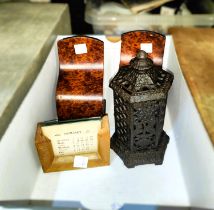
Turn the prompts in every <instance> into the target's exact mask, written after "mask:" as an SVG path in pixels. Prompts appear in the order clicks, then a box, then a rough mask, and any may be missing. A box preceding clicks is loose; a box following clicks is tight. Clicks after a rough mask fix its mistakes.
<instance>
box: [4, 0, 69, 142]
mask: <svg viewBox="0 0 214 210" xmlns="http://www.w3.org/2000/svg"><path fill="white" fill-rule="evenodd" d="M70 33H71V27H70V17H69V9H68V6H67V5H65V4H49V3H0V139H1V137H2V136H3V134H4V132H5V130H6V129H7V127H8V125H9V123H10V122H11V120H12V118H13V116H14V115H15V113H16V110H17V109H18V107H19V105H20V104H21V102H22V101H23V99H24V97H25V95H26V93H27V92H28V90H29V88H30V87H31V85H32V84H33V82H34V80H35V78H36V77H37V75H38V73H39V71H40V69H41V67H42V65H43V63H44V62H45V60H46V58H47V55H48V53H49V51H50V49H51V46H52V44H53V42H54V40H55V39H56V36H57V35H58V34H70Z"/></svg>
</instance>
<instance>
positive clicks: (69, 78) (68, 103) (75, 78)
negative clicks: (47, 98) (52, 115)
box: [56, 36, 104, 120]
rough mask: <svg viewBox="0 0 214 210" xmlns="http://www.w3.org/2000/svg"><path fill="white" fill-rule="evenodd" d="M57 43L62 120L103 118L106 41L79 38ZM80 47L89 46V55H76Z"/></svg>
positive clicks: (58, 90)
mask: <svg viewBox="0 0 214 210" xmlns="http://www.w3.org/2000/svg"><path fill="white" fill-rule="evenodd" d="M57 44H58V54H59V68H60V69H59V77H58V83H57V89H56V106H57V114H58V118H59V120H68V119H76V118H85V117H96V116H101V115H103V110H104V107H103V68H104V67H103V61H104V44H103V42H102V41H100V40H98V39H95V38H91V37H86V36H82V37H79V36H76V37H70V38H66V39H63V40H60V41H58V43H57ZM76 44H86V46H87V53H84V54H75V49H74V45H76Z"/></svg>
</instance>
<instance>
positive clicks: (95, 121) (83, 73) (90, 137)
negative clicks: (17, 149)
mask: <svg viewBox="0 0 214 210" xmlns="http://www.w3.org/2000/svg"><path fill="white" fill-rule="evenodd" d="M57 45H58V55H59V76H58V82H57V87H56V110H57V115H58V119H57V120H55V121H47V122H44V123H39V124H38V126H37V132H36V141H35V144H36V148H37V151H38V154H39V159H40V162H41V165H42V168H43V171H44V172H55V171H63V170H72V169H80V168H91V167H98V166H105V165H109V164H110V129H109V122H108V115H107V114H105V100H104V99H103V75H104V72H103V70H104V43H103V42H102V41H100V40H98V39H95V38H91V37H86V36H74V37H69V38H66V39H62V40H59V41H58V43H57Z"/></svg>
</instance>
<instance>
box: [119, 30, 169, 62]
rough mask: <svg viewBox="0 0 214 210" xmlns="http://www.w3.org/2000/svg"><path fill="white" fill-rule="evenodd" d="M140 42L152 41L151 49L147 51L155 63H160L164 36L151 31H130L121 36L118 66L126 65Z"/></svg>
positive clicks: (135, 52) (138, 48) (138, 47)
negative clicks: (150, 51) (149, 51)
mask: <svg viewBox="0 0 214 210" xmlns="http://www.w3.org/2000/svg"><path fill="white" fill-rule="evenodd" d="M141 43H152V46H153V51H152V53H148V57H149V58H151V59H152V60H153V62H154V64H155V65H160V66H161V65H162V63H163V53H164V46H165V36H164V35H162V34H159V33H156V32H151V31H131V32H127V33H124V34H122V36H121V57H120V66H124V65H128V64H129V62H130V60H131V59H132V58H134V57H135V56H136V54H137V52H138V51H139V50H140V44H141Z"/></svg>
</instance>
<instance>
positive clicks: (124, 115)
mask: <svg viewBox="0 0 214 210" xmlns="http://www.w3.org/2000/svg"><path fill="white" fill-rule="evenodd" d="M129 110H130V108H129V107H128V105H127V103H126V102H125V101H124V100H123V99H122V98H121V97H120V96H119V95H118V94H117V93H116V92H115V93H114V116H115V130H116V135H117V136H118V137H119V139H120V141H121V142H122V143H123V144H124V145H125V146H130V145H129V144H130V143H129V139H130V127H129V113H130V111H129Z"/></svg>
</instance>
